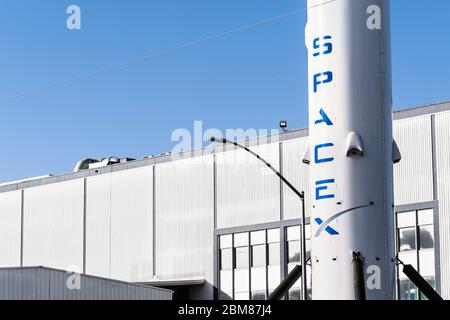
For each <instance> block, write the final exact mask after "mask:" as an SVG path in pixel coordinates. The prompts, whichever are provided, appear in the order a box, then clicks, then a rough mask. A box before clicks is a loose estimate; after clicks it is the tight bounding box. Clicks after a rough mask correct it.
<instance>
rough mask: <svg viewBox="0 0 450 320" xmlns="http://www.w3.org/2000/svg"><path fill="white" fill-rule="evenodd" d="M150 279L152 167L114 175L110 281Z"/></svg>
mask: <svg viewBox="0 0 450 320" xmlns="http://www.w3.org/2000/svg"><path fill="white" fill-rule="evenodd" d="M87 214H89V211H88V212H87ZM152 277H153V167H144V168H139V169H133V170H128V171H121V172H117V173H113V174H112V189H111V278H113V279H122V280H125V281H139V282H144V281H147V280H151V279H152Z"/></svg>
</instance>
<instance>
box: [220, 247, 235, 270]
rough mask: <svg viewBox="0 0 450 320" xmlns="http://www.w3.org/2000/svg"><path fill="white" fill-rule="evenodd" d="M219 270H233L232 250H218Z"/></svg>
mask: <svg viewBox="0 0 450 320" xmlns="http://www.w3.org/2000/svg"><path fill="white" fill-rule="evenodd" d="M220 269H221V270H231V269H233V249H231V248H230V249H222V250H220Z"/></svg>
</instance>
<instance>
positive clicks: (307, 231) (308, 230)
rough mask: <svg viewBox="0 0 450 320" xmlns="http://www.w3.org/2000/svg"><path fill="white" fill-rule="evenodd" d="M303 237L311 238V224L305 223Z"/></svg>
mask: <svg viewBox="0 0 450 320" xmlns="http://www.w3.org/2000/svg"><path fill="white" fill-rule="evenodd" d="M305 238H306V239H311V225H310V224H306V225H305Z"/></svg>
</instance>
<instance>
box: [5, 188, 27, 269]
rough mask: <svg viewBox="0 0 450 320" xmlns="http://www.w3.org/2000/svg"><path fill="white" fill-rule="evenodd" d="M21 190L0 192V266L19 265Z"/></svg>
mask: <svg viewBox="0 0 450 320" xmlns="http://www.w3.org/2000/svg"><path fill="white" fill-rule="evenodd" d="M21 199H22V192H21V191H13V192H7V193H0V267H18V266H20V247H21V211H22V210H21V207H22V200H21Z"/></svg>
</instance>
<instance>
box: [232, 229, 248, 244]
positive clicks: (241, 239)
mask: <svg viewBox="0 0 450 320" xmlns="http://www.w3.org/2000/svg"><path fill="white" fill-rule="evenodd" d="M234 246H235V247H245V246H248V233H247V232H246V233H238V234H235V235H234Z"/></svg>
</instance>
